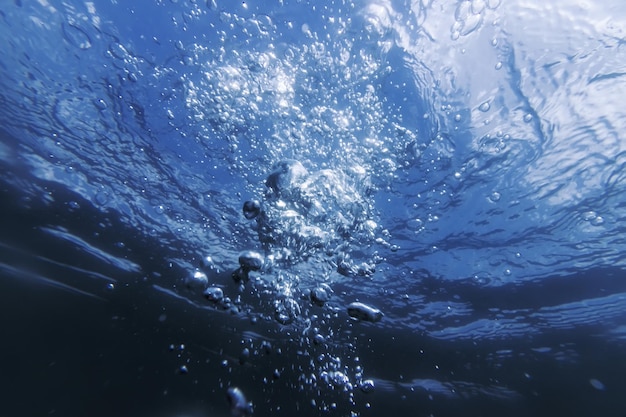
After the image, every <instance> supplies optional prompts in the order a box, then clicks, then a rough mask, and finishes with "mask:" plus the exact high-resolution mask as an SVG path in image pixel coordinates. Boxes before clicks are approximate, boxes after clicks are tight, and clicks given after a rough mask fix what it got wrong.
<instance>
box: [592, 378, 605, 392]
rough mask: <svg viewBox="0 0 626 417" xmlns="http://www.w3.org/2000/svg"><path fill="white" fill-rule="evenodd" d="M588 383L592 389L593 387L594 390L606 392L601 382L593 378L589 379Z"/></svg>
mask: <svg viewBox="0 0 626 417" xmlns="http://www.w3.org/2000/svg"><path fill="white" fill-rule="evenodd" d="M589 383H590V384H591V386H592V387H594V388H595V389H597V390H598V391H604V390H606V386H605V385H604V384H603V383H602V381H600V380H598V379H595V378H591V379H590V380H589Z"/></svg>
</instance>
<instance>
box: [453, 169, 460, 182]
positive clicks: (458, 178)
mask: <svg viewBox="0 0 626 417" xmlns="http://www.w3.org/2000/svg"><path fill="white" fill-rule="evenodd" d="M454 178H456V179H457V180H460V179H461V173H460V172H458V171H457V172H455V173H454Z"/></svg>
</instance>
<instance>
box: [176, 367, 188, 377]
mask: <svg viewBox="0 0 626 417" xmlns="http://www.w3.org/2000/svg"><path fill="white" fill-rule="evenodd" d="M178 373H179V374H180V375H187V374H188V373H189V369H187V366H185V365H181V366H180V368H178Z"/></svg>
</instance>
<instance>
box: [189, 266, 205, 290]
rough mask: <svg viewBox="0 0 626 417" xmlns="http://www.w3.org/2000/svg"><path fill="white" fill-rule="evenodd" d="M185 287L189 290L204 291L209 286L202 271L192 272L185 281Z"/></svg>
mask: <svg viewBox="0 0 626 417" xmlns="http://www.w3.org/2000/svg"><path fill="white" fill-rule="evenodd" d="M185 285H186V286H187V288H189V289H191V290H204V289H205V288H206V286H207V285H209V278H208V277H207V276H206V274H205V273H204V272H202V271H198V270H196V271H194V273H193V274H191V275H189V276H188V277H187V278H186V279H185Z"/></svg>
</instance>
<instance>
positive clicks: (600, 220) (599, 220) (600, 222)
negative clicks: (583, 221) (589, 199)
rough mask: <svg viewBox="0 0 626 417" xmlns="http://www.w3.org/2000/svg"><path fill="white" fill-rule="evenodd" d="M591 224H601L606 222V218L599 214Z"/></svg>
mask: <svg viewBox="0 0 626 417" xmlns="http://www.w3.org/2000/svg"><path fill="white" fill-rule="evenodd" d="M591 224H592V225H594V226H600V225H601V224H604V218H603V217H602V216H597V217H596V218H595V219H593V220H591Z"/></svg>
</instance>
